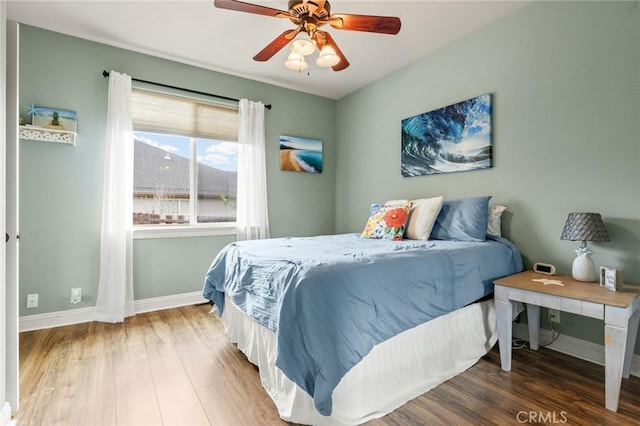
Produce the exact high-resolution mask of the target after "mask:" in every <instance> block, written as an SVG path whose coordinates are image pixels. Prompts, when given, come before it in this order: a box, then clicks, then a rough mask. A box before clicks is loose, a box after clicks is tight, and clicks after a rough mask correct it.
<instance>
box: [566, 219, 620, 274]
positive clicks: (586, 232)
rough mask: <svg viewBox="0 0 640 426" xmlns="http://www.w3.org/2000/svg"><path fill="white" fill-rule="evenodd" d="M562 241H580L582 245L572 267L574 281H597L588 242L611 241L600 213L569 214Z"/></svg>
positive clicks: (577, 250) (577, 249) (577, 251)
mask: <svg viewBox="0 0 640 426" xmlns="http://www.w3.org/2000/svg"><path fill="white" fill-rule="evenodd" d="M560 239H561V240H570V241H580V245H578V248H576V254H577V255H578V257H576V258H575V260H574V261H573V265H572V267H571V274H572V275H573V279H574V280H576V281H584V282H593V281H595V279H596V265H595V263H593V259H591V253H592V251H591V249H590V248H589V246H588V245H587V241H597V242H607V241H610V240H609V234H607V228H605V226H604V222H603V221H602V216H600V213H569V216H568V217H567V222H566V223H565V224H564V229H563V230H562V235H561V236H560Z"/></svg>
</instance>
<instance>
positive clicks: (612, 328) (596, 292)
mask: <svg viewBox="0 0 640 426" xmlns="http://www.w3.org/2000/svg"><path fill="white" fill-rule="evenodd" d="M533 279H548V280H558V281H561V282H562V283H563V284H564V285H563V286H559V285H545V284H544V283H541V282H536V281H532V280H533ZM494 284H495V293H494V294H495V302H496V313H497V318H498V336H499V341H500V364H501V366H502V369H503V370H504V371H510V370H511V337H512V330H511V327H512V312H513V303H512V302H523V303H526V305H527V318H528V321H529V345H530V346H531V349H534V350H537V349H538V335H539V330H540V307H541V306H543V307H545V308H551V309H558V310H561V311H565V312H571V313H574V314H579V315H584V316H587V317H591V318H597V319H601V320H603V321H604V342H605V357H604V359H605V406H606V407H607V409H609V410H611V411H617V410H618V399H619V397H620V384H621V382H622V377H624V378H629V372H630V370H631V357H632V356H633V349H634V346H635V342H636V335H637V333H638V320H640V311H639V309H638V308H640V297H638V296H639V294H640V287H638V286H630V285H628V284H625V285H624V291H617V292H616V291H611V290H607V289H606V288H603V287H600V285H599V284H598V283H583V282H580V281H575V280H574V279H573V278H571V277H567V276H558V275H554V276H549V275H541V274H537V273H535V272H533V271H525V272H521V273H519V274H516V275H511V276H508V277H504V278H500V279H498V280H496V281H494Z"/></svg>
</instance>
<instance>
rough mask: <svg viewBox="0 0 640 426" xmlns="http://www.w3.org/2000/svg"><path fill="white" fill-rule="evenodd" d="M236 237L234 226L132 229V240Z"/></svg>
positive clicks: (139, 227)
mask: <svg viewBox="0 0 640 426" xmlns="http://www.w3.org/2000/svg"><path fill="white" fill-rule="evenodd" d="M223 235H234V236H235V235H236V226H235V224H229V223H225V224H224V225H218V226H148V227H147V226H138V227H134V228H133V239H134V240H148V239H156V238H185V237H213V236H223Z"/></svg>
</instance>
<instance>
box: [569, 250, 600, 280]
mask: <svg viewBox="0 0 640 426" xmlns="http://www.w3.org/2000/svg"><path fill="white" fill-rule="evenodd" d="M571 274H572V275H573V279H574V280H576V281H584V282H587V283H592V282H594V281H595V280H596V264H595V263H594V262H593V259H591V253H586V254H583V255H579V256H578V257H576V258H575V260H574V261H573V266H572V267H571Z"/></svg>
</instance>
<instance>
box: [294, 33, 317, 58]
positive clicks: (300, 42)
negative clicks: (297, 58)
mask: <svg viewBox="0 0 640 426" xmlns="http://www.w3.org/2000/svg"><path fill="white" fill-rule="evenodd" d="M291 50H292V51H293V52H295V53H297V54H299V55H302V56H306V55H310V54H312V53H313V51H314V50H316V45H315V44H314V43H313V41H311V38H310V37H309V34H307V33H305V32H300V34H299V35H298V37H296V38H295V39H294V40H293V41H292V42H291Z"/></svg>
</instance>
